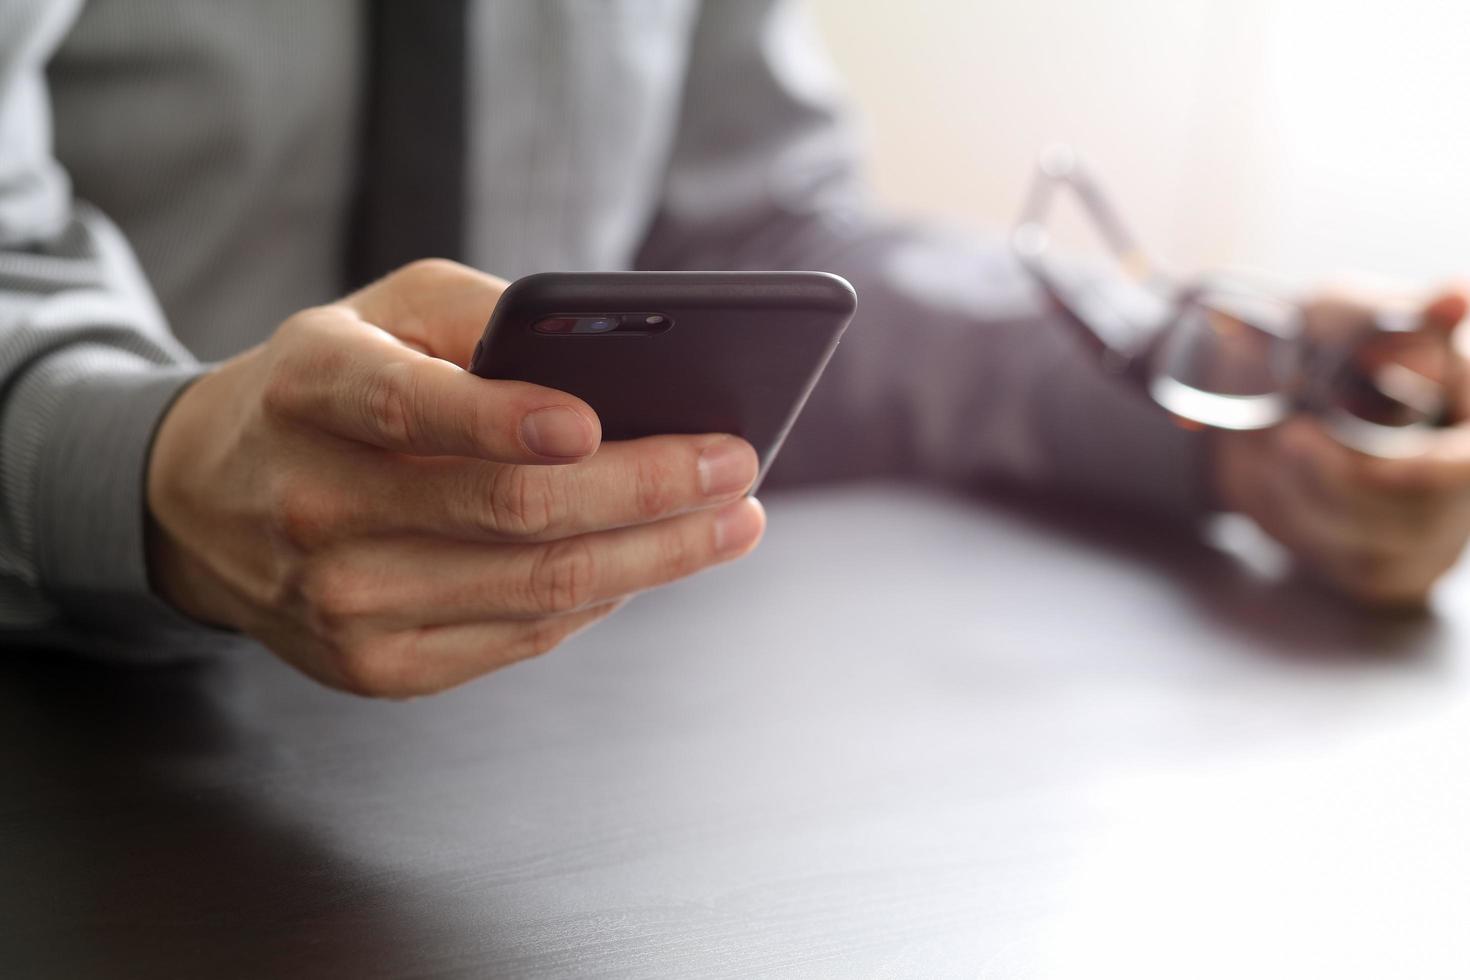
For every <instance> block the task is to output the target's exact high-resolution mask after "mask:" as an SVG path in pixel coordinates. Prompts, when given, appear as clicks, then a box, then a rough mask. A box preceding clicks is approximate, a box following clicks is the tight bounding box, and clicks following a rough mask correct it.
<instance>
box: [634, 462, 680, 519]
mask: <svg viewBox="0 0 1470 980" xmlns="http://www.w3.org/2000/svg"><path fill="white" fill-rule="evenodd" d="M633 495H634V497H633V499H634V508H635V512H636V513H637V515H638V518H639V520H640V521H643V522H645V523H646V522H648V521H655V520H658V519H659V518H661V517H665V516H667V515H668V514H670V513H671V512H672V511H673V510H674V508H675V507H676V506H677V505H678V491H677V482H676V481H675V480H674V479H673V474H672V472H671V471H670V468H669V465H668V463H667V462H666V461H665V460H663V459H660V458H659V457H658V456H656V455H653V454H646V455H643V456H640V457H639V458H638V460H637V461H636V462H635V463H634V466H633Z"/></svg>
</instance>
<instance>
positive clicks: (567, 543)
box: [302, 498, 765, 630]
mask: <svg viewBox="0 0 1470 980" xmlns="http://www.w3.org/2000/svg"><path fill="white" fill-rule="evenodd" d="M764 528H765V514H764V511H763V510H762V509H761V506H760V504H759V503H757V502H756V501H755V500H753V499H750V498H746V499H742V500H738V501H735V502H734V503H732V504H729V505H728V506H726V507H724V508H720V509H715V510H709V511H701V512H698V513H694V514H686V515H684V516H681V517H676V518H672V519H670V520H666V521H660V522H658V523H656V524H649V525H645V526H641V527H633V528H622V529H619V530H615V531H604V532H600V533H597V534H588V535H583V536H580V537H576V538H568V539H566V540H563V541H556V542H552V543H548V544H537V545H498V546H497V545H492V546H485V545H474V544H469V543H467V542H457V541H442V540H434V539H428V538H395V539H388V540H383V539H377V540H371V541H365V542H359V543H355V544H353V545H351V546H348V547H345V548H342V549H339V550H338V551H337V553H335V554H332V555H330V556H326V557H324V559H323V560H322V561H321V562H319V563H318V565H317V567H316V570H315V571H314V572H313V573H312V574H311V575H309V576H308V577H307V579H306V581H305V582H304V583H303V586H302V588H303V594H304V598H305V600H306V602H307V603H309V604H310V605H311V606H312V608H314V609H315V610H317V616H318V618H319V619H320V620H321V621H322V622H324V624H325V625H326V626H327V627H328V628H330V629H339V630H353V629H355V630H361V629H365V628H368V629H374V630H402V629H409V628H416V627H423V626H442V625H447V624H452V623H468V622H484V621H489V620H499V619H543V618H546V617H549V616H565V615H567V614H570V613H575V612H579V611H582V610H584V609H589V608H593V607H596V606H602V605H605V604H606V603H608V602H611V601H614V600H617V599H620V598H622V597H625V596H628V595H632V594H634V593H637V592H642V591H645V590H647V589H651V588H655V587H657V586H660V585H665V584H667V583H669V582H673V581H676V580H678V579H681V578H685V577H687V576H689V575H693V574H694V573H696V572H699V571H701V570H703V569H705V568H709V567H711V566H713V565H716V564H720V563H723V562H727V561H732V560H734V559H736V558H739V557H741V556H743V555H745V554H747V553H748V552H749V551H750V550H751V549H752V548H754V547H755V545H756V543H757V542H758V541H759V540H760V537H761V534H762V532H763V531H764Z"/></svg>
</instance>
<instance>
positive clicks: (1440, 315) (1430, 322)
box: [1419, 285, 1470, 333]
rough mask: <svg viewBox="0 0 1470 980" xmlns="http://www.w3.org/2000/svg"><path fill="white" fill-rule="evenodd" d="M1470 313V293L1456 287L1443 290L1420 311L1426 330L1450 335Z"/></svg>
mask: <svg viewBox="0 0 1470 980" xmlns="http://www.w3.org/2000/svg"><path fill="white" fill-rule="evenodd" d="M1467 312H1470V292H1467V290H1466V287H1464V286H1462V285H1456V286H1452V287H1449V288H1447V289H1444V290H1442V291H1441V292H1440V293H1439V294H1437V295H1436V296H1435V297H1434V298H1433V299H1431V300H1430V301H1429V302H1428V303H1426V304H1424V308H1423V309H1422V310H1421V311H1420V314H1419V317H1420V324H1421V326H1423V327H1424V328H1426V329H1429V330H1436V331H1440V332H1443V333H1449V332H1451V331H1452V330H1454V329H1455V328H1456V327H1457V326H1459V325H1460V322H1461V321H1462V320H1464V319H1465V314H1466V313H1467Z"/></svg>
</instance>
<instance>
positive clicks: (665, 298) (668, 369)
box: [469, 272, 857, 484]
mask: <svg viewBox="0 0 1470 980" xmlns="http://www.w3.org/2000/svg"><path fill="white" fill-rule="evenodd" d="M856 308H857V294H856V293H854V292H853V288H852V286H850V285H849V284H848V283H847V281H846V280H845V279H843V278H841V277H840V276H834V275H831V274H829V273H825V272H597V273H561V272H543V273H537V274H536V275H531V276H526V277H525V278H524V279H518V280H516V281H515V282H513V283H511V284H510V286H509V287H507V288H506V290H505V293H504V294H503V295H502V296H501V297H500V302H499V303H497V304H496V306H495V311H494V313H492V314H491V316H490V323H489V325H488V326H487V327H486V328H485V335H484V337H483V338H482V339H481V340H480V342H479V344H477V345H476V346H475V352H474V355H473V356H472V357H471V359H470V365H469V369H470V371H471V372H472V373H474V374H477V375H479V376H480V377H482V378H497V379H505V380H512V381H529V382H531V383H533V384H538V385H544V386H545V387H548V388H556V389H558V390H560V391H565V392H567V393H569V394H573V395H576V396H577V397H579V398H581V399H583V400H584V401H586V402H587V403H588V404H589V405H591V406H592V408H593V410H594V411H595V412H597V415H598V417H599V418H600V419H601V420H602V436H603V438H604V439H608V440H615V439H636V438H639V437H641V436H651V435H665V434H686V435H693V434H699V433H704V432H728V433H731V434H733V435H738V436H740V437H741V438H743V439H745V440H746V441H748V442H749V443H750V444H751V445H752V446H754V447H755V451H756V453H757V454H758V455H759V457H760V476H761V477H763V476H764V475H765V473H766V470H767V469H768V468H769V467H770V465H771V461H772V460H773V459H775V457H776V452H777V450H779V449H780V448H781V442H782V440H784V439H785V438H786V433H787V432H788V431H790V429H791V426H792V423H794V422H795V421H796V416H797V415H798V413H800V411H801V407H802V405H803V404H805V402H806V399H807V396H808V395H809V394H811V391H812V388H813V387H814V386H815V385H816V383H817V379H818V378H819V377H821V374H822V369H823V368H825V367H826V365H827V361H828V359H829V358H830V357H831V356H832V352H833V351H834V350H836V348H837V343H838V341H839V340H840V339H841V337H842V331H843V330H844V329H845V328H846V327H847V323H848V321H849V320H850V319H852V314H853V311H854V310H856ZM759 481H760V477H757V481H756V482H757V484H759Z"/></svg>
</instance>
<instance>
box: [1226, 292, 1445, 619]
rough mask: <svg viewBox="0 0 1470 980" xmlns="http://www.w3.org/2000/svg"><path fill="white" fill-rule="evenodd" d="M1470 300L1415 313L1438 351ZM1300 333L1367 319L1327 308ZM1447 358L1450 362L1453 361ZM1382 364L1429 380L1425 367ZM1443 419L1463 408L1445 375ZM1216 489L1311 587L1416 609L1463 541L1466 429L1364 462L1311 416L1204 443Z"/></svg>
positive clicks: (1348, 302) (1357, 307)
mask: <svg viewBox="0 0 1470 980" xmlns="http://www.w3.org/2000/svg"><path fill="white" fill-rule="evenodd" d="M1467 306H1470V295H1467V294H1466V293H1465V292H1463V291H1459V290H1453V291H1447V292H1445V293H1443V294H1441V295H1440V296H1438V297H1436V298H1435V299H1433V300H1432V301H1431V302H1429V303H1428V304H1427V305H1425V306H1424V308H1423V310H1422V311H1421V312H1420V315H1419V317H1418V322H1419V328H1420V329H1421V330H1422V331H1424V332H1425V333H1427V334H1430V335H1434V336H1438V337H1439V338H1443V339H1444V340H1445V341H1446V347H1447V348H1448V338H1449V335H1450V333H1451V332H1452V331H1453V330H1454V328H1455V326H1456V325H1457V324H1458V323H1459V322H1460V321H1461V320H1462V319H1463V318H1464V316H1465V313H1466V309H1467ZM1304 312H1305V316H1306V319H1307V322H1308V323H1309V324H1310V325H1311V326H1312V327H1315V328H1318V329H1324V330H1329V331H1330V330H1334V329H1344V328H1346V327H1347V326H1350V325H1351V324H1353V323H1355V322H1362V321H1363V320H1364V319H1365V318H1370V317H1372V316H1373V315H1374V314H1375V308H1374V307H1373V306H1370V305H1368V304H1367V303H1365V302H1364V301H1363V300H1359V299H1354V298H1346V297H1341V296H1329V297H1324V298H1322V299H1320V300H1318V301H1315V302H1313V303H1309V304H1307V305H1306V306H1305V308H1304ZM1449 349H1450V350H1451V357H1454V358H1458V355H1456V354H1454V353H1453V348H1449ZM1405 360H1408V361H1409V362H1410V363H1408V364H1404V363H1403V362H1401V361H1394V362H1391V364H1392V366H1401V365H1402V366H1405V368H1406V369H1407V370H1416V369H1417V370H1418V371H1430V372H1433V370H1434V368H1433V367H1432V366H1426V365H1424V364H1422V363H1420V364H1413V363H1412V361H1411V359H1407V358H1406V359H1405ZM1452 377H1453V378H1454V379H1456V380H1455V386H1454V387H1452V388H1450V389H1449V390H1448V391H1447V394H1448V396H1449V398H1450V405H1449V409H1450V417H1451V418H1452V419H1456V420H1463V419H1464V418H1465V409H1466V407H1470V382H1467V381H1466V377H1467V375H1466V372H1465V371H1464V370H1457V371H1454V372H1453V375H1452ZM1211 438H1212V454H1211V456H1212V462H1213V466H1214V474H1213V483H1214V486H1215V487H1216V492H1217V493H1218V494H1219V498H1220V502H1221V503H1222V504H1223V505H1224V506H1225V507H1227V508H1228V509H1230V510H1233V511H1237V512H1240V513H1243V514H1246V515H1248V516H1250V517H1251V518H1253V519H1254V520H1255V521H1256V522H1257V523H1258V524H1260V525H1261V527H1262V528H1264V529H1265V530H1266V531H1267V532H1268V533H1269V534H1271V535H1272V536H1273V537H1275V538H1276V539H1277V540H1279V541H1281V542H1282V543H1283V544H1285V545H1286V546H1287V547H1288V548H1290V549H1291V550H1292V552H1293V553H1294V554H1295V555H1296V556H1297V557H1298V558H1299V559H1300V560H1301V561H1302V562H1303V563H1304V564H1305V565H1306V566H1307V567H1308V568H1309V569H1311V570H1312V571H1313V572H1314V573H1315V574H1316V575H1318V576H1319V577H1321V578H1322V579H1324V580H1325V581H1327V582H1329V583H1330V584H1332V585H1334V586H1335V587H1337V588H1338V589H1340V590H1342V591H1343V592H1344V593H1346V594H1347V595H1349V596H1351V597H1353V598H1355V599H1357V600H1359V601H1362V602H1365V603H1368V604H1371V605H1377V606H1417V605H1421V604H1423V603H1424V602H1425V601H1426V600H1427V598H1428V596H1429V593H1430V590H1431V588H1432V587H1433V585H1434V583H1435V582H1436V581H1437V580H1438V579H1439V578H1440V577H1441V576H1442V575H1443V574H1444V573H1445V572H1446V571H1448V570H1449V569H1450V568H1451V567H1452V566H1453V565H1454V564H1455V562H1456V561H1457V560H1458V558H1459V556H1460V553H1461V551H1462V550H1463V549H1464V547H1465V542H1466V540H1467V538H1470V424H1466V423H1465V422H1464V421H1458V422H1457V423H1456V424H1454V425H1450V426H1447V427H1441V428H1436V429H1430V430H1424V431H1422V432H1421V433H1420V439H1419V442H1418V450H1417V451H1416V452H1414V453H1412V454H1404V455H1399V456H1392V457H1390V456H1377V455H1372V454H1369V453H1365V452H1362V451H1361V450H1359V449H1356V448H1353V447H1352V446H1349V445H1345V444H1344V442H1343V441H1342V440H1341V439H1340V438H1338V437H1336V436H1335V435H1333V433H1332V430H1331V429H1330V428H1329V426H1328V424H1326V423H1325V422H1324V420H1323V419H1322V418H1321V417H1320V416H1314V415H1310V414H1305V413H1301V414H1297V415H1295V416H1293V417H1291V418H1289V419H1287V420H1286V421H1284V422H1282V423H1281V424H1279V425H1275V426H1272V427H1271V428H1268V429H1263V430H1260V431H1255V432H1216V433H1213V434H1212V437H1211Z"/></svg>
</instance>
